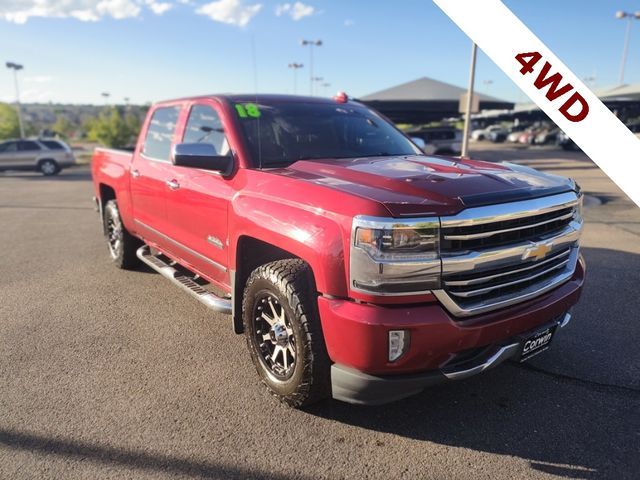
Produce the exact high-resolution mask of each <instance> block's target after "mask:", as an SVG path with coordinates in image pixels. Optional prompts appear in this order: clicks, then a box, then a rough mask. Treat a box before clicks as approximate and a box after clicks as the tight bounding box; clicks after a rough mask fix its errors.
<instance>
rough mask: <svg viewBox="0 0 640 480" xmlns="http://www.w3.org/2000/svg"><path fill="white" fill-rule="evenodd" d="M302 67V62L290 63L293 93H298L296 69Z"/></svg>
mask: <svg viewBox="0 0 640 480" xmlns="http://www.w3.org/2000/svg"><path fill="white" fill-rule="evenodd" d="M302 67H304V65H303V64H302V63H296V62H293V63H290V64H289V68H291V69H292V70H293V94H294V95H297V93H298V69H299V68H302Z"/></svg>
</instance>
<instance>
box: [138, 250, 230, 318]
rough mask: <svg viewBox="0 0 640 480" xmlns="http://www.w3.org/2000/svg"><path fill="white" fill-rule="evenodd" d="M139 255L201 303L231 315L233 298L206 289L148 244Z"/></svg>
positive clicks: (147, 263)
mask: <svg viewBox="0 0 640 480" xmlns="http://www.w3.org/2000/svg"><path fill="white" fill-rule="evenodd" d="M136 255H137V257H138V258H139V259H140V260H142V261H143V262H144V263H145V264H146V265H148V266H149V267H151V268H152V269H153V270H155V271H156V272H158V273H159V274H160V275H162V276H163V277H165V278H166V279H168V280H170V281H171V282H172V283H174V284H175V285H177V286H178V287H180V288H181V289H182V290H184V291H185V292H187V293H188V294H189V295H191V296H192V297H194V298H195V299H196V300H198V301H199V302H200V303H203V304H204V305H206V306H207V307H209V308H210V309H211V310H213V311H215V312H219V313H225V314H227V315H231V299H227V298H222V297H219V296H217V295H215V294H214V293H212V292H210V291H208V290H205V289H204V288H202V287H201V286H200V285H198V284H197V283H196V282H194V281H193V279H192V278H190V277H188V276H186V275H184V274H183V273H181V272H179V271H178V270H176V269H175V268H173V267H172V266H171V265H169V264H167V263H165V262H164V261H162V260H161V259H160V258H158V257H156V256H155V255H153V254H152V253H151V251H150V250H149V247H148V246H147V245H143V246H142V247H140V248H139V249H138V250H137V252H136Z"/></svg>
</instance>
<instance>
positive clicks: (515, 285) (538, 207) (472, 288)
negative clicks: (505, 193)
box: [433, 192, 582, 317]
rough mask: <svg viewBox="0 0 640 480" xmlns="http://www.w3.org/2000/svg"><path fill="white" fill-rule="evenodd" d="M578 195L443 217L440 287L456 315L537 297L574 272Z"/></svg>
mask: <svg viewBox="0 0 640 480" xmlns="http://www.w3.org/2000/svg"><path fill="white" fill-rule="evenodd" d="M578 206H579V199H578V197H577V196H576V194H575V193H573V192H570V193H565V194H560V195H554V196H551V197H544V198H541V199H535V200H528V201H524V202H514V203H508V204H503V205H495V206H489V207H478V208H471V209H467V210H465V211H463V212H461V213H460V214H458V215H456V216H453V217H442V219H441V223H442V233H441V235H442V240H441V255H442V274H443V275H442V289H441V290H437V291H434V292H433V293H434V294H435V295H436V297H438V299H439V300H440V301H441V302H442V303H443V305H444V306H445V307H446V308H447V309H448V310H449V311H450V312H451V313H453V314H454V315H455V316H460V317H464V316H469V315H474V314H478V313H483V312H487V311H491V310H495V309H498V308H502V307H504V306H507V305H512V304H514V303H518V302H522V301H525V300H528V299H530V298H534V297H535V296H538V295H541V294H543V293H545V292H547V291H549V290H551V289H553V288H555V287H556V286H558V285H560V284H561V283H563V282H565V281H567V280H568V279H570V278H571V276H572V275H573V272H574V271H575V268H576V265H577V261H578V256H579V253H578V239H579V236H580V230H581V228H582V219H581V218H580V217H579V211H578Z"/></svg>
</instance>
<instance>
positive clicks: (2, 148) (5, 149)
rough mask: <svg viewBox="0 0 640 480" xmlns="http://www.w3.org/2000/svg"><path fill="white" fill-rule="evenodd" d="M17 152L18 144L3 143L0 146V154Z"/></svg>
mask: <svg viewBox="0 0 640 480" xmlns="http://www.w3.org/2000/svg"><path fill="white" fill-rule="evenodd" d="M17 150H18V142H5V143H1V144H0V153H9V152H15V151H17Z"/></svg>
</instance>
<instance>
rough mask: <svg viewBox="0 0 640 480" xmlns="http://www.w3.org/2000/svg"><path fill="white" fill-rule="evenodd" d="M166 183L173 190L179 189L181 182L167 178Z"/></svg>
mask: <svg viewBox="0 0 640 480" xmlns="http://www.w3.org/2000/svg"><path fill="white" fill-rule="evenodd" d="M164 183H166V185H167V187H169V188H170V189H171V190H177V189H178V188H180V184H179V183H178V181H177V180H167V181H166V182H164Z"/></svg>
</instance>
